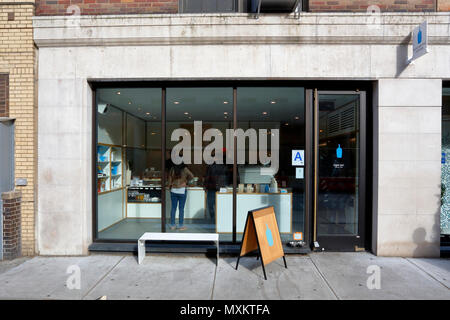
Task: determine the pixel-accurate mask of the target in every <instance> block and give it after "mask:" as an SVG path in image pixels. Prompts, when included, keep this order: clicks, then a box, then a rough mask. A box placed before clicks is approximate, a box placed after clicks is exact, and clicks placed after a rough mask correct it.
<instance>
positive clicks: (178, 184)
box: [168, 164, 194, 230]
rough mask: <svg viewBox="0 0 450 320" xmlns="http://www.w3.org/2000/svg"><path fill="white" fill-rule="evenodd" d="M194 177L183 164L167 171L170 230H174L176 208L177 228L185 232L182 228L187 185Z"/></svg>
mask: <svg viewBox="0 0 450 320" xmlns="http://www.w3.org/2000/svg"><path fill="white" fill-rule="evenodd" d="M193 178H194V175H193V174H192V172H191V171H190V170H189V169H188V168H187V167H186V165H184V164H179V165H174V166H173V167H172V168H171V169H170V171H169V180H168V187H169V189H170V199H171V201H172V209H171V211H170V230H175V229H176V225H175V212H176V210H177V206H178V228H179V230H186V227H185V226H184V224H183V222H184V205H185V204H186V198H187V191H186V187H187V183H188V181H189V180H192V179H193Z"/></svg>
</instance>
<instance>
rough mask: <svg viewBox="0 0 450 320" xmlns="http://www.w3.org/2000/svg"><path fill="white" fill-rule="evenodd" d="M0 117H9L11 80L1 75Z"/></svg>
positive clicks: (5, 75)
mask: <svg viewBox="0 0 450 320" xmlns="http://www.w3.org/2000/svg"><path fill="white" fill-rule="evenodd" d="M0 117H9V79H8V75H7V74H0Z"/></svg>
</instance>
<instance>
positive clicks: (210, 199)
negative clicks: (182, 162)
mask: <svg viewBox="0 0 450 320" xmlns="http://www.w3.org/2000/svg"><path fill="white" fill-rule="evenodd" d="M220 157H222V158H223V155H222V154H220V153H219V154H217V157H215V158H216V159H215V160H216V161H214V162H213V163H212V164H211V165H209V166H208V168H207V169H206V176H205V180H204V184H205V189H206V199H207V203H208V211H209V215H210V217H211V219H212V220H214V218H215V213H216V192H217V191H219V189H220V188H221V187H226V186H227V184H228V182H229V181H228V180H229V172H228V168H227V167H226V165H225V164H224V163H225V161H226V159H225V158H223V159H222V164H219V163H217V159H219V158H220Z"/></svg>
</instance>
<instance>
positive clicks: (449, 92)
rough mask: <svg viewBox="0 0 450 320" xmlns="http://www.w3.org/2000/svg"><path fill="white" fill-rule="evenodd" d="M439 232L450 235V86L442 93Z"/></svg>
mask: <svg viewBox="0 0 450 320" xmlns="http://www.w3.org/2000/svg"><path fill="white" fill-rule="evenodd" d="M441 162H442V173H441V180H442V181H441V234H444V235H450V88H444V89H443V95H442V161H441Z"/></svg>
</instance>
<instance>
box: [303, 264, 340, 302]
mask: <svg viewBox="0 0 450 320" xmlns="http://www.w3.org/2000/svg"><path fill="white" fill-rule="evenodd" d="M309 259H310V260H311V262H312V264H313V265H314V267H315V268H316V270H317V272H318V273H319V275H320V277H321V278H322V280H323V281H324V282H325V284H326V285H327V287H328V289H330V291H331V292H332V293H333V294H334V296H335V297H336V299H337V300H341V298H340V297H339V296H338V294H337V293H336V292H335V291H334V290H333V287H332V286H331V284H330V283H329V282H328V280H327V279H326V278H325V276H324V275H323V274H322V272H321V271H320V269H319V267H318V266H317V265H316V263H315V262H314V260H313V258H311V257H309Z"/></svg>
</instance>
